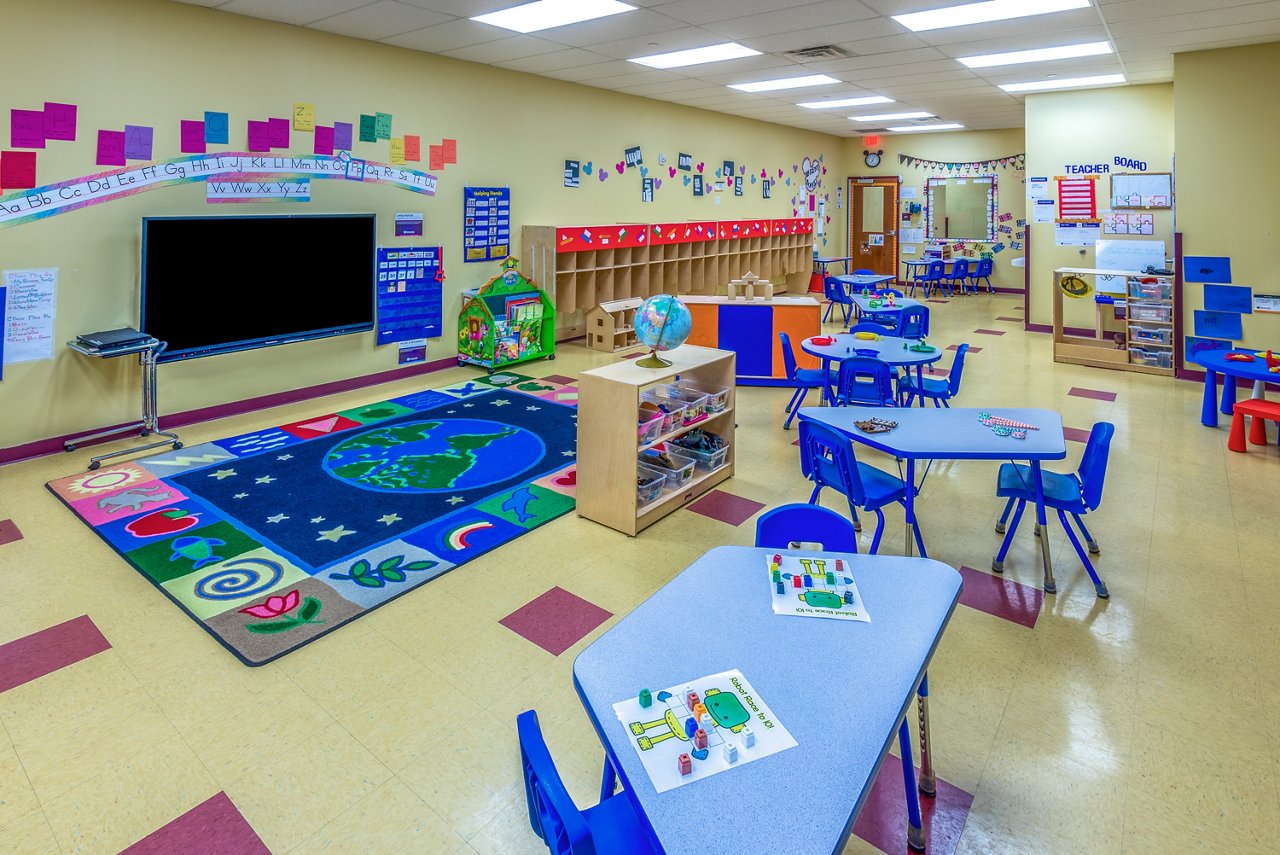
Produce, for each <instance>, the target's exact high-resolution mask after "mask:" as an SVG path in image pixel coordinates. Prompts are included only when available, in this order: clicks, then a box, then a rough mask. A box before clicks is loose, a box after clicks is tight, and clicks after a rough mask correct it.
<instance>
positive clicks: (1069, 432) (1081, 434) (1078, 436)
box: [1062, 427, 1089, 442]
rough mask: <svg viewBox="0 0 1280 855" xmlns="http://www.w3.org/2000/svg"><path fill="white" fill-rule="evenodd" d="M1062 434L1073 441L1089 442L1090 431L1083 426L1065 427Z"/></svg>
mask: <svg viewBox="0 0 1280 855" xmlns="http://www.w3.org/2000/svg"><path fill="white" fill-rule="evenodd" d="M1062 435H1063V436H1064V437H1066V438H1067V439H1069V440H1071V441H1072V442H1088V441H1089V431H1087V430H1084V429H1083V428H1073V427H1064V428H1063V429H1062Z"/></svg>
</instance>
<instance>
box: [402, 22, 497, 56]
mask: <svg viewBox="0 0 1280 855" xmlns="http://www.w3.org/2000/svg"><path fill="white" fill-rule="evenodd" d="M504 38H507V36H505V35H504V34H503V31H502V30H498V29H495V28H494V27H487V26H485V25H484V24H477V23H476V22H475V21H468V20H467V19H466V18H461V19H459V20H456V21H450V22H449V23H447V24H436V25H435V26H434V27H425V28H423V29H421V30H414V31H413V32H411V33H404V34H402V35H399V36H391V37H390V38H386V39H382V41H383V42H385V43H386V44H389V45H395V46H396V47H403V48H410V49H411V50H421V51H426V52H428V53H444V52H445V51H449V50H457V49H458V48H464V47H469V46H471V45H478V44H483V43H485V42H496V41H500V40H502V39H504Z"/></svg>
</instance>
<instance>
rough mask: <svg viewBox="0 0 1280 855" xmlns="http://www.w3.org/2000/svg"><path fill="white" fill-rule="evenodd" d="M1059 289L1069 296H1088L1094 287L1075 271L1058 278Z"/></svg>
mask: <svg viewBox="0 0 1280 855" xmlns="http://www.w3.org/2000/svg"><path fill="white" fill-rule="evenodd" d="M1058 289H1059V290H1060V291H1062V293H1063V294H1066V295H1067V296H1068V297H1075V298H1080V297H1088V296H1089V294H1090V293H1092V292H1093V287H1092V286H1091V285H1090V284H1089V283H1088V282H1086V281H1084V279H1082V278H1080V277H1079V276H1077V275H1076V274H1074V273H1069V274H1067V275H1066V276H1063V277H1062V279H1060V280H1058Z"/></svg>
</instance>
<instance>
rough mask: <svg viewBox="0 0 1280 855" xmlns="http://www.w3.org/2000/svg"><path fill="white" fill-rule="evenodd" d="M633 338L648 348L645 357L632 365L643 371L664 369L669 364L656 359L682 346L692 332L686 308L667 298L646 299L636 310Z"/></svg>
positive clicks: (660, 296) (691, 319)
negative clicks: (662, 352)
mask: <svg viewBox="0 0 1280 855" xmlns="http://www.w3.org/2000/svg"><path fill="white" fill-rule="evenodd" d="M635 326H636V338H637V339H639V340H640V342H641V344H644V345H645V346H646V347H648V348H649V355H648V356H646V357H644V358H643V359H641V360H639V361H637V362H636V365H639V366H641V367H643V368H665V367H667V366H668V365H670V364H671V362H670V361H669V360H666V359H663V358H662V357H660V356H658V353H659V352H661V351H664V350H674V349H675V348H677V347H679V346H680V345H682V344H684V343H685V340H686V339H688V338H689V333H690V332H691V331H692V330H693V316H692V315H691V314H689V307H688V306H686V305H685V304H684V303H682V302H681V301H680V300H679V299H677V298H676V297H674V296H672V295H671V294H658V295H657V296H656V297H650V298H649V299H647V300H645V301H644V302H643V303H641V304H640V308H638V309H636V319H635Z"/></svg>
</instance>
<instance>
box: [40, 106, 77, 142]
mask: <svg viewBox="0 0 1280 855" xmlns="http://www.w3.org/2000/svg"><path fill="white" fill-rule="evenodd" d="M76 112H77V110H76V105H75V104H57V103H54V102H53V101H45V102H44V138H45V139H47V140H66V141H68V142H75V139H76Z"/></svg>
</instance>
